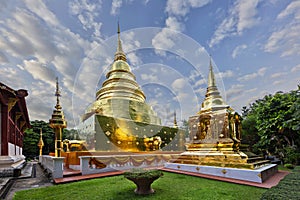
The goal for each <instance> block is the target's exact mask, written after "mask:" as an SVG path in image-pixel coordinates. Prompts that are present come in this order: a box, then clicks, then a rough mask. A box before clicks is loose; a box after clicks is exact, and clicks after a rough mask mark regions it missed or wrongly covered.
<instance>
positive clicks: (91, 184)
mask: <svg viewBox="0 0 300 200" xmlns="http://www.w3.org/2000/svg"><path fill="white" fill-rule="evenodd" d="M135 187H136V186H135V185H134V183H132V182H131V181H129V180H127V179H126V178H124V177H123V176H122V175H121V176H114V177H106V178H98V179H93V180H87V181H80V182H74V183H69V184H62V185H55V186H50V187H45V188H36V189H30V190H23V191H18V192H17V193H16V194H15V196H14V200H18V199H20V200H23V199H28V200H29V199H74V200H75V199H76V200H77V199H84V200H90V199H97V200H98V199H126V200H129V199H160V200H163V199H168V200H170V199H201V200H205V199H209V200H211V199H222V200H225V199H242V200H247V199H249V200H255V199H260V197H261V195H262V193H264V192H265V191H266V189H262V188H256V187H251V186H245V185H238V184H232V183H226V182H221V181H214V180H209V179H204V178H199V177H193V176H187V175H182V174H175V173H168V172H164V176H163V177H161V178H159V179H158V180H156V181H155V182H154V183H153V184H152V188H153V189H154V190H155V193H154V194H151V195H148V196H139V195H136V194H135V193H134V192H133V191H134V189H135Z"/></svg>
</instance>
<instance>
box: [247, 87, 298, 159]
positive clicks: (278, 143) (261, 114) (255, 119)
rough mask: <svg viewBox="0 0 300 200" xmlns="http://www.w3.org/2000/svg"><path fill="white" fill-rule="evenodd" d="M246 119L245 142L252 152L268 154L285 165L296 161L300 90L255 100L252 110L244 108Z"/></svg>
mask: <svg viewBox="0 0 300 200" xmlns="http://www.w3.org/2000/svg"><path fill="white" fill-rule="evenodd" d="M243 117H244V120H243V124H242V125H243V133H244V135H245V136H244V140H246V141H247V142H248V143H249V144H250V146H252V147H253V149H252V150H253V151H255V152H256V153H258V152H268V153H271V154H273V155H277V156H279V157H281V158H282V159H284V161H286V162H294V163H295V162H297V159H298V157H299V153H298V152H299V150H300V148H299V147H300V127H299V126H300V125H299V124H300V90H299V88H298V90H295V91H291V92H288V93H283V92H277V93H276V94H274V95H266V96H265V97H264V98H263V99H259V100H256V101H255V102H254V103H253V104H251V105H250V106H249V108H247V107H244V108H243ZM289 156H291V159H289ZM295 157H296V158H295Z"/></svg>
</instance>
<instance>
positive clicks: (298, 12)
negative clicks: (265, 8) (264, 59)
mask: <svg viewBox="0 0 300 200" xmlns="http://www.w3.org/2000/svg"><path fill="white" fill-rule="evenodd" d="M299 8H300V2H299V1H293V2H291V3H290V4H289V5H288V6H287V7H286V8H285V9H284V10H283V11H282V12H281V13H279V15H278V16H277V21H275V22H276V24H275V25H277V27H276V31H274V32H273V33H272V34H271V35H270V36H269V38H268V41H267V42H266V44H265V46H264V50H265V51H266V52H270V53H274V52H279V53H280V54H281V56H282V57H284V56H292V55H300V38H299V32H300V24H299V19H300V9H299ZM289 17H290V20H289V23H285V22H283V23H282V21H283V20H285V19H287V18H289ZM277 23H278V24H279V25H278V24H277ZM281 23H282V24H283V25H281Z"/></svg>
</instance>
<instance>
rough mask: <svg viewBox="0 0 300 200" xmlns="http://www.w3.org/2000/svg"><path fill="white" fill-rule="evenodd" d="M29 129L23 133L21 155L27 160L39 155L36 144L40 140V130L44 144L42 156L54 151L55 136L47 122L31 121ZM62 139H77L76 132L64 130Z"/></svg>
mask: <svg viewBox="0 0 300 200" xmlns="http://www.w3.org/2000/svg"><path fill="white" fill-rule="evenodd" d="M30 124H31V129H27V130H26V131H25V136H24V141H23V155H24V156H26V158H28V159H32V158H34V157H36V156H38V155H39V147H38V146H37V145H38V142H39V140H40V130H41V129H42V134H43V136H42V138H43V142H44V147H43V155H49V153H50V152H54V151H55V146H54V144H55V143H54V140H55V135H54V132H53V129H52V128H51V127H50V126H49V123H48V122H45V121H41V120H35V121H31V122H30ZM62 139H63V140H64V139H70V140H72V139H78V133H77V130H74V129H71V130H68V129H64V130H63V134H62Z"/></svg>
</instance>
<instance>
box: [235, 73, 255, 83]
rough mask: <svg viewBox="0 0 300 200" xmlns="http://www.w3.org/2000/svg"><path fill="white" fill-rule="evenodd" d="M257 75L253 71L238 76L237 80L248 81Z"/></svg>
mask: <svg viewBox="0 0 300 200" xmlns="http://www.w3.org/2000/svg"><path fill="white" fill-rule="evenodd" d="M257 76H258V74H257V73H256V72H255V73H252V74H246V75H244V76H242V77H240V78H238V80H239V81H249V80H252V79H254V78H256V77H257Z"/></svg>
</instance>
